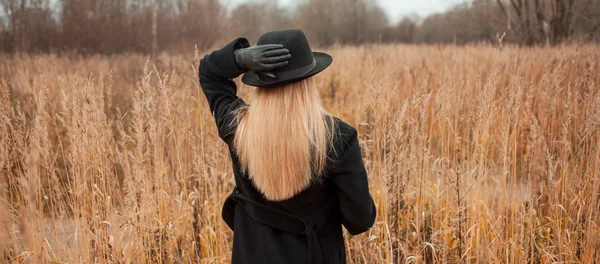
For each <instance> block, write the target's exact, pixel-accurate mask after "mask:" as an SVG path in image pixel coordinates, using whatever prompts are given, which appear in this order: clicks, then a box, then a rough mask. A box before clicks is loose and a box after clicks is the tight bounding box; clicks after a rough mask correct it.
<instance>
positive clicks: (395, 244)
mask: <svg viewBox="0 0 600 264" xmlns="http://www.w3.org/2000/svg"><path fill="white" fill-rule="evenodd" d="M205 52H207V51H197V52H196V53H195V54H194V52H191V53H190V54H188V55H187V56H184V55H166V54H162V55H158V56H155V57H145V56H142V55H135V54H131V55H113V56H79V55H73V54H65V55H10V56H9V55H0V263H54V264H58V263H228V262H229V261H230V259H231V247H232V236H233V233H232V232H231V230H229V228H228V227H227V225H226V224H225V223H224V222H223V220H222V219H221V206H222V204H223V201H224V199H225V197H226V196H227V195H228V194H229V193H230V192H231V191H232V189H233V186H234V180H233V175H232V169H231V161H230V157H229V154H228V151H227V146H226V145H225V144H224V143H223V142H221V141H220V139H219V137H218V135H217V131H216V128H215V125H214V122H213V118H212V116H211V113H210V110H209V109H208V105H207V102H206V99H205V98H204V95H203V94H202V92H201V90H200V86H199V84H198V75H197V67H198V62H199V59H200V57H201V56H202V54H204V53H205ZM326 52H328V53H330V54H331V55H332V56H333V58H334V62H333V65H332V66H331V67H330V68H328V69H327V70H326V71H324V72H323V73H322V74H319V75H317V76H315V78H316V82H317V83H318V85H319V88H320V93H321V98H322V101H323V104H324V105H325V107H326V109H327V110H328V111H329V112H330V113H332V114H333V115H335V116H338V117H340V118H341V119H342V120H344V121H346V122H348V123H350V124H351V125H353V126H355V127H356V128H357V129H358V131H359V139H360V142H361V147H362V151H363V158H364V162H365V165H366V168H367V171H368V173H369V180H370V188H371V192H372V194H373V196H374V197H373V198H374V199H375V203H376V205H377V220H376V222H375V225H374V226H373V228H372V229H371V230H370V231H369V232H367V233H365V234H362V235H359V236H351V235H349V234H347V235H346V236H345V242H346V247H347V254H348V263H600V65H599V64H598V60H599V59H600V48H599V47H598V46H594V45H563V46H557V47H535V48H534V47H516V46H510V45H507V46H502V45H499V46H496V47H494V46H490V45H484V44H481V45H469V46H453V45H445V46H416V45H365V46H359V47H344V46H338V47H333V48H329V49H327V50H326ZM236 82H237V83H238V93H239V96H240V97H242V98H245V99H249V96H250V92H251V89H252V88H251V87H248V86H245V85H243V84H242V83H241V82H240V80H239V79H238V80H236Z"/></svg>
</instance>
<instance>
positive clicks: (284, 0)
mask: <svg viewBox="0 0 600 264" xmlns="http://www.w3.org/2000/svg"><path fill="white" fill-rule="evenodd" d="M251 1H256V0H224V1H223V2H224V3H230V4H229V8H233V7H234V6H236V5H237V4H239V3H245V2H251ZM273 1H278V2H279V4H280V5H281V6H295V5H296V4H298V3H300V2H303V0H273ZM373 1H378V2H379V5H380V6H381V7H383V10H385V12H386V13H387V15H388V18H389V19H390V20H391V22H392V23H396V22H398V21H399V20H400V19H401V18H402V17H404V16H407V15H413V14H417V15H419V16H420V17H425V16H427V15H430V14H433V13H439V12H444V11H445V10H447V9H448V8H450V7H452V6H454V5H456V4H459V3H462V2H467V1H468V0H373Z"/></svg>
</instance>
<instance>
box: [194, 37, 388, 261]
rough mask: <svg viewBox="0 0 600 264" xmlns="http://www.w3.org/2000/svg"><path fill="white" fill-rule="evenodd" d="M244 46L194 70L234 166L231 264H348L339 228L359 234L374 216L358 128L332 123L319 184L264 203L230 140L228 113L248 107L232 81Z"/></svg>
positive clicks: (239, 43) (235, 45) (228, 208)
mask: <svg viewBox="0 0 600 264" xmlns="http://www.w3.org/2000/svg"><path fill="white" fill-rule="evenodd" d="M248 46H249V44H248V41H247V40H246V39H243V38H240V39H236V40H234V41H233V42H231V43H229V44H227V45H226V46H225V47H224V48H222V49H220V50H216V51H214V52H212V53H211V54H209V55H206V56H205V57H204V58H203V59H202V60H201V61H200V67H199V77H200V85H201V86H202V90H203V91H204V94H205V95H206V99H207V100H208V103H209V105H210V110H211V111H212V113H213V116H214V118H215V122H216V124H217V128H218V132H219V136H220V137H221V138H222V139H223V140H224V141H225V143H227V145H228V146H229V152H230V155H231V160H232V163H233V174H234V177H235V183H236V189H235V190H234V191H233V192H232V195H231V196H230V197H229V198H228V199H227V201H226V202H225V205H224V207H223V218H224V220H225V222H227V224H228V225H229V226H230V227H231V228H232V229H233V230H234V237H233V253H232V263H236V264H237V263H270V264H271V263H285V264H294V263H299V264H300V263H301V264H306V263H346V253H345V247H344V239H343V233H342V224H343V225H344V226H345V227H346V229H347V230H348V232H350V234H354V235H355V234H359V233H362V232H365V231H367V230H369V228H371V226H372V225H373V223H374V221H375V214H376V209H375V204H374V203H373V199H372V197H371V194H370V193H369V188H368V181H367V173H366V171H365V167H364V164H363V160H362V157H361V151H360V147H359V144H358V139H357V132H356V129H354V128H353V127H352V126H350V125H348V124H346V123H345V122H343V121H341V120H339V119H337V118H335V122H336V127H337V129H336V136H335V140H334V143H333V148H334V149H335V150H336V152H337V153H338V154H337V155H336V156H335V157H334V158H333V159H332V161H330V162H328V164H327V166H326V173H325V175H324V176H322V180H321V181H317V182H315V183H313V184H311V185H310V186H309V187H308V188H307V189H306V190H304V191H302V192H301V193H299V194H297V195H295V196H294V197H292V198H290V199H288V200H285V201H279V202H273V201H268V200H266V199H265V198H264V196H263V195H262V194H261V193H260V192H259V191H258V190H257V189H256V188H255V187H254V186H253V184H252V182H251V181H250V179H249V178H248V177H247V175H243V174H242V173H241V171H240V166H239V161H238V158H237V156H236V154H235V151H234V150H233V142H232V140H233V135H234V133H235V129H236V125H235V124H232V118H233V114H232V113H233V111H234V110H236V109H237V108H238V107H240V106H243V105H245V103H244V101H243V100H242V99H240V98H238V97H237V96H236V91H237V87H236V84H235V83H234V81H233V80H232V78H235V77H238V76H239V75H240V74H242V73H244V71H243V70H241V69H238V68H237V67H236V65H235V61H234V53H233V52H234V50H235V49H239V48H245V47H248Z"/></svg>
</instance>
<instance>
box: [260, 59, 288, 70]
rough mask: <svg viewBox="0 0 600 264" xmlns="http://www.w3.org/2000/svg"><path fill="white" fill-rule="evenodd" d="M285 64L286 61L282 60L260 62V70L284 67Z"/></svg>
mask: <svg viewBox="0 0 600 264" xmlns="http://www.w3.org/2000/svg"><path fill="white" fill-rule="evenodd" d="M287 64H288V61H282V62H278V63H272V64H262V67H263V69H262V70H263V71H271V70H275V69H279V68H282V67H285V65H287Z"/></svg>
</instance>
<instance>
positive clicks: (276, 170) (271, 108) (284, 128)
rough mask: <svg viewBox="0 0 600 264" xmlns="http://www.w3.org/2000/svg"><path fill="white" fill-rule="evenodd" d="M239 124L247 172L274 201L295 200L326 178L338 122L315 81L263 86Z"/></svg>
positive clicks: (239, 116) (238, 141) (237, 136)
mask: <svg viewBox="0 0 600 264" xmlns="http://www.w3.org/2000/svg"><path fill="white" fill-rule="evenodd" d="M236 122H237V123H238V127H237V130H236V132H235V138H234V147H235V152H236V154H237V156H238V158H239V161H240V165H241V169H242V172H244V173H247V175H248V176H249V177H250V179H251V180H252V182H253V184H254V186H255V187H256V188H257V189H258V190H259V191H260V192H262V193H263V195H264V196H265V197H266V198H267V199H268V200H273V201H281V200H285V199H288V198H291V197H292V196H294V195H296V194H298V193H299V192H301V191H302V190H304V189H306V188H307V187H308V186H309V185H310V184H311V182H312V181H313V180H315V179H319V178H320V177H321V176H322V174H323V172H324V170H325V163H326V162H327V159H328V157H327V155H328V152H329V150H330V148H329V146H330V142H332V141H333V135H334V133H333V130H334V122H333V117H332V116H331V115H330V114H329V113H327V111H325V109H323V107H322V106H321V102H320V99H319V92H318V90H317V88H316V85H314V83H313V82H312V81H310V78H309V79H305V80H302V81H300V82H295V83H291V84H288V85H283V86H280V87H272V88H259V87H257V88H256V89H255V90H254V94H253V98H252V100H251V103H250V106H246V107H243V108H241V109H240V111H238V114H237V118H236ZM313 176H314V177H313Z"/></svg>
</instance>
